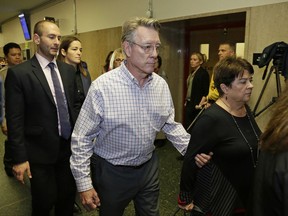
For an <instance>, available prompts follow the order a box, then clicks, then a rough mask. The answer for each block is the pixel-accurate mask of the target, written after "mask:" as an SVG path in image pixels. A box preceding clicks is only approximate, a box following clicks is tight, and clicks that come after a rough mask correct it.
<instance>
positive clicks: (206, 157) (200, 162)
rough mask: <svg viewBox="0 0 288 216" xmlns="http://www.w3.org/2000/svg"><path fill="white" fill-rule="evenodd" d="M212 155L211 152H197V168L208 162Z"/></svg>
mask: <svg viewBox="0 0 288 216" xmlns="http://www.w3.org/2000/svg"><path fill="white" fill-rule="evenodd" d="M212 155H213V152H209V154H208V155H207V154H204V153H201V154H197V155H196V156H195V163H196V165H197V166H198V167H199V168H202V167H203V166H204V165H206V164H207V163H209V161H210V160H211V158H212Z"/></svg>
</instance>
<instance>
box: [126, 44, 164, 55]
mask: <svg viewBox="0 0 288 216" xmlns="http://www.w3.org/2000/svg"><path fill="white" fill-rule="evenodd" d="M130 43H131V44H134V45H137V46H138V47H140V48H141V49H142V50H143V51H144V52H145V53H146V54H151V53H153V52H154V49H155V50H156V52H157V54H159V52H160V50H161V44H156V45H152V44H147V45H140V44H138V43H135V42H132V41H131V42H130Z"/></svg>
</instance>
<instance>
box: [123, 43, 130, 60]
mask: <svg viewBox="0 0 288 216" xmlns="http://www.w3.org/2000/svg"><path fill="white" fill-rule="evenodd" d="M122 48H123V51H124V53H125V55H126V58H128V57H130V56H131V45H130V43H129V42H128V41H124V42H123V43H122Z"/></svg>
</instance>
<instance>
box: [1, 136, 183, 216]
mask: <svg viewBox="0 0 288 216" xmlns="http://www.w3.org/2000/svg"><path fill="white" fill-rule="evenodd" d="M3 143H4V136H3V135H2V133H1V135H0V160H1V161H0V185H1V186H0V188H1V189H0V216H29V215H31V206H30V205H31V198H30V188H29V187H30V184H29V180H26V181H25V184H24V185H22V184H20V183H18V182H16V180H14V178H11V177H7V176H6V174H5V171H4V169H3V163H2V161H3V152H4V144H3ZM156 152H157V153H158V155H159V159H160V165H159V167H160V184H161V185H160V188H161V189H160V215H161V216H173V215H174V213H175V212H176V210H177V192H178V189H179V173H180V167H181V161H178V160H176V157H177V156H179V154H178V152H177V151H176V150H175V149H174V148H173V147H172V145H171V144H170V143H169V142H168V141H166V144H165V145H164V146H162V147H159V148H157V149H156ZM76 215H83V216H92V215H93V216H97V215H98V212H97V211H93V212H86V211H85V210H84V209H82V213H81V214H75V216H76ZM133 215H135V214H134V210H133V205H132V204H131V205H129V206H128V208H127V209H126V211H125V214H124V216H133ZM177 215H183V214H182V213H181V212H178V214H177Z"/></svg>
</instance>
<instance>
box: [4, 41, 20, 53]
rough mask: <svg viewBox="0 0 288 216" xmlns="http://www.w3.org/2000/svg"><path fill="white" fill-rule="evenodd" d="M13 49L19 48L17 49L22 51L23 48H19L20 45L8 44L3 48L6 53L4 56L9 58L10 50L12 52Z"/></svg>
mask: <svg viewBox="0 0 288 216" xmlns="http://www.w3.org/2000/svg"><path fill="white" fill-rule="evenodd" d="M13 48H17V49H20V50H21V47H20V46H19V44H17V43H13V42H11V43H7V44H5V46H4V47H3V53H4V55H5V56H7V55H8V53H9V50H10V49H13Z"/></svg>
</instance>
